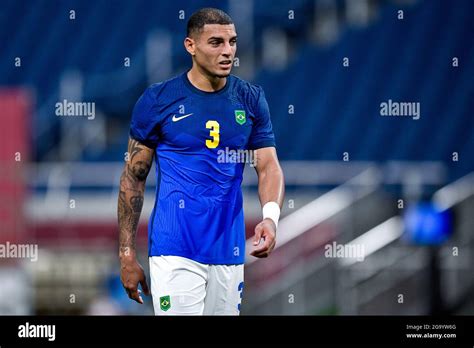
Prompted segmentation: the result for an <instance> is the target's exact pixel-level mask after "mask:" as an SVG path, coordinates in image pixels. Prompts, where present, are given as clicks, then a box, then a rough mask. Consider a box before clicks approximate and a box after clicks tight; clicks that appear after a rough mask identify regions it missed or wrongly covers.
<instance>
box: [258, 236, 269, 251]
mask: <svg viewBox="0 0 474 348" xmlns="http://www.w3.org/2000/svg"><path fill="white" fill-rule="evenodd" d="M264 238H265V242H264V243H263V244H262V245H261V246H260V247H258V248H256V249H255V250H254V252H256V253H260V252H262V251H267V250H268V249H269V248H270V246H271V245H272V243H273V239H272V238H270V237H268V236H265V237H264Z"/></svg>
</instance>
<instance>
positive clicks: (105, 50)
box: [0, 0, 474, 314]
mask: <svg viewBox="0 0 474 348" xmlns="http://www.w3.org/2000/svg"><path fill="white" fill-rule="evenodd" d="M204 6H206V7H207V6H212V7H218V8H221V9H223V10H225V11H228V12H229V14H230V15H231V16H232V17H233V18H234V20H235V22H236V27H237V32H238V34H239V44H238V45H239V48H238V52H237V56H238V58H239V64H238V66H235V68H234V70H233V73H234V74H236V75H238V76H240V77H243V78H245V79H249V80H251V81H252V82H254V83H257V84H259V85H262V86H263V87H264V89H265V94H266V97H267V99H268V102H269V105H270V109H271V112H272V121H273V126H274V131H275V135H276V137H277V143H278V154H279V158H280V160H281V161H282V166H283V168H284V172H285V177H286V180H287V185H288V186H287V197H286V203H285V207H284V210H283V216H284V218H283V220H282V221H281V224H280V229H279V233H278V236H279V237H278V248H277V249H276V250H275V252H274V255H272V257H271V258H269V259H268V260H258V261H255V260H250V259H249V260H248V265H247V270H246V282H245V284H246V285H245V301H244V303H243V314H426V313H429V312H431V311H433V310H434V309H436V308H438V307H439V306H440V303H439V302H440V300H439V299H438V300H433V296H434V295H436V294H433V291H432V290H433V289H431V290H430V286H429V284H431V283H430V282H431V281H433V279H435V280H436V277H437V276H439V277H440V288H441V289H440V291H441V298H442V300H443V306H442V307H443V310H444V311H447V312H450V313H463V314H473V313H474V303H472V298H473V295H474V272H473V271H472V265H473V264H474V240H473V236H472V226H473V225H474V221H473V217H472V211H473V204H474V192H473V190H472V188H473V187H474V181H473V179H472V174H471V173H472V172H473V170H474V161H473V160H472V153H474V137H473V132H472V131H473V129H474V118H473V116H472V115H473V113H474V84H473V83H472V76H474V45H472V33H473V32H474V22H473V21H472V20H471V18H470V17H471V16H470V14H472V13H474V2H473V1H471V0H458V1H456V3H455V4H454V3H452V2H450V1H443V0H424V1H423V0H419V1H376V0H370V1H369V0H347V1H344V0H292V1H283V0H278V1H271V0H259V1H252V0H247V1H239V0H227V1H217V0H212V1H184V0H179V1H172V2H160V1H145V0H138V1H133V2H130V1H125V0H115V1H108V0H98V1H88V2H86V1H78V0H77V1H76V0H68V1H59V0H28V1H15V0H4V1H2V7H1V9H0V23H2V24H1V25H2V28H4V29H5V28H15V29H14V30H13V29H11V30H2V31H0V47H1V51H2V55H1V57H0V63H1V64H0V86H2V89H7V90H8V89H13V88H14V89H18V88H22V89H24V90H25V91H28V93H29V95H30V98H29V99H28V102H29V103H30V104H31V105H32V109H33V112H32V113H31V119H30V124H31V126H30V128H31V130H28V132H30V133H31V139H24V142H25V143H26V144H30V143H31V144H32V145H31V148H30V149H29V150H25V153H28V152H31V156H27V157H31V162H29V164H28V166H27V168H23V169H24V170H25V171H26V173H27V175H26V177H27V178H28V180H29V182H28V184H26V185H27V188H28V189H29V192H30V194H29V196H28V198H27V199H26V200H25V209H24V215H25V216H24V219H21V220H20V219H18V220H19V221H21V222H25V223H26V224H27V226H29V227H28V231H27V236H28V237H29V240H30V241H33V242H36V243H38V244H39V248H40V258H39V259H38V262H37V263H30V262H29V261H25V262H19V264H18V269H19V270H21V272H19V273H18V274H20V275H19V276H18V278H19V279H20V280H21V279H23V280H21V281H22V282H23V283H24V284H26V286H28V287H31V288H32V289H33V291H31V292H28V291H25V292H24V293H21V294H18V296H19V299H20V300H21V301H23V303H31V305H29V306H25V307H24V308H22V309H21V311H23V312H31V313H45V314H48V313H55V314H57V313H69V314H80V313H96V312H97V311H100V310H101V309H102V310H103V311H105V312H106V313H104V314H107V313H117V312H118V313H133V314H140V313H141V314H149V313H150V310H151V304H150V302H148V307H147V310H146V311H145V312H143V309H141V308H139V306H138V305H137V306H135V305H133V304H129V303H128V302H130V301H128V302H127V301H124V299H123V297H120V295H118V292H117V287H118V288H119V289H120V284H118V285H117V282H115V281H114V279H115V278H114V276H115V277H116V273H115V272H117V270H118V264H117V259H116V249H117V248H116V246H117V241H116V239H117V227H116V218H115V211H116V201H117V193H118V187H117V185H118V182H119V176H120V172H121V169H122V166H123V156H124V152H125V151H126V144H127V139H128V125H129V121H130V113H131V110H132V107H133V105H134V103H135V101H136V100H137V98H138V97H139V95H140V94H141V93H142V92H143V90H144V89H145V88H146V87H147V86H148V85H149V84H150V83H152V82H156V81H159V80H163V79H166V78H168V77H171V76H173V75H174V74H177V73H180V72H182V71H184V70H185V69H187V68H189V66H190V59H189V57H188V56H187V54H186V53H185V51H184V48H183V44H182V42H183V39H184V36H185V27H186V21H187V18H189V15H190V14H191V13H192V12H194V11H195V10H197V9H199V8H201V7H204ZM399 10H402V11H403V19H399V18H398V16H399V12H398V11H399ZM70 11H74V19H71V15H72V14H71V12H70ZM180 11H183V12H180ZM181 15H182V18H180V16H181ZM17 58H20V59H21V67H16V66H15V65H14V62H16V59H17ZM127 58H128V59H129V62H130V64H129V66H128V65H127V64H126V61H127ZM345 58H348V59H349V60H348V62H349V66H344V65H343V60H344V59H345ZM453 58H457V61H458V62H459V65H458V66H453ZM63 99H67V100H70V101H84V102H94V103H95V110H96V114H95V118H94V119H93V120H86V119H85V118H81V117H58V116H56V115H55V104H56V103H57V102H59V101H62V100H63ZM389 99H391V100H394V101H406V102H420V105H421V117H420V119H418V120H412V119H411V118H409V117H407V118H400V117H394V118H387V117H381V116H380V109H379V107H380V103H381V102H384V101H387V100H389ZM2 117H3V115H2ZM2 138H3V133H2ZM24 138H26V136H24ZM3 139H6V138H3ZM345 153H347V156H348V159H349V160H347V161H346V160H343V158H344V155H345ZM453 153H456V154H457V155H458V156H459V160H453V156H454V155H453ZM2 161H3V158H2ZM10 165H11V164H10ZM3 168H7V164H4V163H3V162H2V169H3ZM23 169H22V170H23ZM246 170H247V172H246V175H245V179H244V183H243V190H244V196H245V206H244V208H245V211H246V219H247V221H246V225H247V236H249V237H250V235H251V234H252V233H253V227H254V226H255V224H256V223H257V222H258V221H259V219H260V218H261V216H260V211H261V210H260V206H259V202H258V197H257V193H256V183H257V182H256V176H255V174H254V173H252V171H253V169H252V168H246ZM151 173H154V169H152V171H151ZM154 184H155V178H154V175H152V174H151V175H150V177H149V180H148V182H147V186H148V190H147V196H146V199H145V206H144V211H143V213H142V223H141V225H140V233H139V238H140V239H139V245H140V248H141V249H142V251H141V259H142V261H143V262H142V264H143V265H144V266H146V265H147V262H146V222H147V219H148V216H149V214H150V212H151V208H152V205H153V200H154V196H153V192H154V191H153V186H154ZM443 190H444V191H443ZM5 192H6V191H5ZM443 192H444V195H443ZM446 192H449V193H448V194H446ZM1 194H2V196H3V195H4V192H3V191H2V193H1ZM426 197H428V198H429V199H431V197H434V199H435V200H436V199H437V200H438V201H439V200H440V201H439V202H438V203H440V204H444V205H445V208H449V209H452V210H453V211H454V212H455V215H456V223H455V233H454V235H453V237H452V238H451V239H450V240H449V241H448V242H446V243H445V244H443V245H442V246H439V247H425V246H414V245H411V244H409V243H407V242H406V241H404V240H403V238H402V236H403V233H404V229H405V227H404V222H403V218H402V216H401V215H402V213H403V209H400V208H399V207H398V204H399V201H398V200H399V199H403V200H404V201H405V204H406V205H408V204H409V203H410V202H416V201H419V200H421V199H422V198H426ZM440 197H443V198H440ZM2 219H3V217H2ZM4 221H6V220H2V224H3V223H4ZM4 226H5V225H4ZM2 233H3V232H2ZM3 239H4V238H2V240H3ZM333 242H337V243H340V244H349V243H356V244H357V243H363V244H364V245H366V248H367V249H366V252H369V251H370V253H369V254H368V255H367V257H366V259H365V260H364V262H351V260H347V259H331V258H328V257H325V256H324V247H325V245H327V244H328V243H333ZM369 247H371V248H369ZM454 247H457V248H459V256H457V257H455V258H453V256H452V249H453V248H454ZM0 261H1V260H0ZM435 264H437V265H438V266H437V267H435V266H434V265H435ZM0 265H1V264H0ZM7 267H12V266H11V264H8V265H5V266H4V267H3V268H0V270H3V272H0V280H1V279H4V278H6V276H5V275H2V273H3V274H7V273H8V272H7V271H5V270H7V269H9V268H7ZM433 267H434V268H435V269H434V270H433ZM430 270H433V271H432V273H430ZM20 280H18V282H20ZM107 280H108V281H107ZM0 294H1V292H0ZM400 294H403V295H404V303H403V305H401V304H400V303H399V302H398V301H397V300H398V296H399V295H400ZM72 295H74V296H72ZM123 295H124V294H122V296H123ZM71 296H72V297H71ZM100 296H105V297H106V298H109V300H110V303H109V306H107V305H106V304H105V305H104V304H101V303H99V304H94V303H95V302H94V301H95V300H94V299H97V298H98V297H100ZM107 296H108V297H107ZM0 297H1V296H0ZM3 298H5V297H4V296H3ZM71 299H74V300H71ZM469 299H471V300H470V301H469ZM104 301H106V300H104ZM111 303H112V304H111ZM436 306H438V307H436ZM113 308H115V309H113ZM438 309H439V308H438ZM16 310H17V309H16ZM12 311H13V309H12V308H10V307H9V306H7V304H3V303H2V300H0V313H1V314H5V313H11V312H12ZM107 311H108V312H107Z"/></svg>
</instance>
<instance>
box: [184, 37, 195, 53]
mask: <svg viewBox="0 0 474 348" xmlns="http://www.w3.org/2000/svg"><path fill="white" fill-rule="evenodd" d="M184 47H185V48H186V51H188V52H189V54H190V55H192V56H194V55H195V54H196V53H195V50H196V42H195V41H194V40H193V39H191V38H190V37H187V38H186V39H184Z"/></svg>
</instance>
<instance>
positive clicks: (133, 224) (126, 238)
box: [117, 139, 154, 255]
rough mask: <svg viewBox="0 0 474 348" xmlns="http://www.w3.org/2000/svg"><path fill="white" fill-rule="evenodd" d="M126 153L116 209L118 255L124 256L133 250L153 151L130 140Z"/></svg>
mask: <svg viewBox="0 0 474 348" xmlns="http://www.w3.org/2000/svg"><path fill="white" fill-rule="evenodd" d="M128 153H129V160H128V162H127V163H126V164H125V167H124V170H123V172H122V176H121V177H120V193H119V197H118V207H117V215H118V224H119V243H120V254H125V255H128V254H129V253H130V252H131V251H134V250H135V237H136V233H137V227H138V222H139V219H140V213H141V211H142V207H143V197H144V193H145V182H146V178H147V176H148V173H149V171H150V168H151V163H152V160H153V154H154V150H153V149H150V148H148V147H146V146H144V145H142V144H140V143H139V142H138V141H136V140H134V139H130V140H129V143H128Z"/></svg>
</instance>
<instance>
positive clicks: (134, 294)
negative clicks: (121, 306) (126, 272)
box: [125, 287, 143, 303]
mask: <svg viewBox="0 0 474 348" xmlns="http://www.w3.org/2000/svg"><path fill="white" fill-rule="evenodd" d="M125 289H126V290H127V294H128V297H129V298H131V299H132V300H134V301H137V302H138V303H143V299H142V298H141V296H140V292H141V291H140V290H138V289H137V288H136V287H135V288H125Z"/></svg>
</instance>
